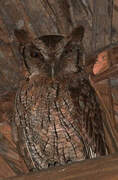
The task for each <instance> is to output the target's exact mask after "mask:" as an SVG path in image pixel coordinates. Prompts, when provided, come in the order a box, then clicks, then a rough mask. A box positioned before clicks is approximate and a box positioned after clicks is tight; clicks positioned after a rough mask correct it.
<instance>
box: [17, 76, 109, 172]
mask: <svg viewBox="0 0 118 180" xmlns="http://www.w3.org/2000/svg"><path fill="white" fill-rule="evenodd" d="M15 123H16V126H17V133H18V136H19V139H20V140H18V141H19V142H18V143H19V146H20V149H22V150H21V151H22V152H21V153H22V155H23V156H24V158H25V161H26V164H30V165H28V166H29V167H34V168H36V169H42V168H47V167H49V166H50V165H55V164H65V163H68V162H70V161H77V160H78V161H79V160H82V159H86V158H93V157H96V156H98V155H104V154H106V144H105V139H104V131H103V124H102V115H101V110H100V108H99V104H98V102H97V99H96V95H95V92H94V90H93V89H92V87H91V85H90V84H89V82H88V81H87V80H85V79H83V80H79V81H78V87H77V86H75V87H74V86H71V84H66V83H64V81H60V82H59V81H53V82H51V81H49V80H46V79H42V80H40V81H39V80H38V79H35V80H29V81H28V82H26V83H25V85H23V86H22V87H21V88H20V90H19V92H18V94H17V97H16V115H15ZM20 130H21V132H22V133H21V132H20ZM21 147H22V148H21ZM26 152H27V153H26Z"/></svg>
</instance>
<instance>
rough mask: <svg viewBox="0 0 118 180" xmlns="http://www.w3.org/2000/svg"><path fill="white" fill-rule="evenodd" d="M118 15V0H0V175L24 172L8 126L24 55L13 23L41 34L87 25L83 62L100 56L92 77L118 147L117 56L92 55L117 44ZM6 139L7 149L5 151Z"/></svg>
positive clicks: (109, 137) (110, 137)
mask: <svg viewBox="0 0 118 180" xmlns="http://www.w3.org/2000/svg"><path fill="white" fill-rule="evenodd" d="M117 19H118V0H109V1H108V0H103V1H99V0H96V1H95V0H79V1H78V0H74V1H73V0H61V1H60V0H38V1H37V0H10V1H9V0H1V1H0V117H1V119H0V137H1V139H2V140H1V141H0V142H1V144H0V177H9V176H13V175H17V174H20V173H22V172H27V168H26V167H25V165H24V163H23V160H22V159H21V157H18V156H17V155H16V152H17V151H16V149H15V145H14V144H13V142H12V137H11V129H10V119H11V115H12V112H13V104H14V103H13V102H14V95H15V92H16V90H17V88H18V85H19V81H20V80H22V79H23V76H22V71H21V67H22V60H21V56H20V54H19V52H18V43H17V42H16V39H15V36H14V29H25V30H27V31H28V32H30V33H31V35H32V36H34V37H37V36H39V35H44V34H60V33H61V34H68V33H70V31H71V30H72V29H73V27H75V26H77V25H78V24H83V25H84V26H85V29H86V30H85V38H84V48H85V56H86V57H88V55H89V54H90V55H93V58H90V59H89V58H86V59H85V60H86V61H85V62H86V63H85V64H86V66H87V68H88V69H89V70H88V71H89V72H90V73H91V72H92V69H93V64H94V63H95V62H96V60H97V62H98V63H97V64H96V70H97V72H98V74H97V75H96V77H94V79H93V81H94V80H95V81H96V82H92V83H94V87H95V89H96V92H97V93H98V95H99V98H100V100H101V104H102V105H103V107H104V111H105V112H106V120H105V122H106V127H105V129H106V136H107V141H108V142H109V143H108V144H109V147H110V152H116V151H118V147H117V142H118V103H117V102H118V98H117V97H118V80H117V79H118V76H117V73H116V72H117V69H116V67H115V65H114V64H117V63H118V58H117V57H116V56H115V58H114V56H113V58H111V56H110V54H109V58H107V60H106V61H105V60H104V58H96V57H97V56H96V55H97V54H98V53H100V52H102V51H103V50H105V49H104V46H105V47H106V46H107V47H106V50H107V48H111V47H112V46H111V43H114V42H115V43H116V44H118V21H117ZM101 48H102V49H101ZM109 52H110V51H109ZM103 54H104V53H103ZM116 54H118V53H117V52H116ZM102 57H104V56H102ZM100 59H102V60H101V61H100ZM89 65H90V67H89ZM112 65H114V66H113V67H111V66H112ZM109 67H110V70H109ZM104 70H106V71H105V72H104ZM112 70H113V71H112ZM115 71H116V72H115ZM101 72H102V73H101ZM100 73H101V74H100ZM103 79H104V81H102V80H103ZM106 79H107V80H106ZM98 80H99V82H97V81H98ZM9 97H10V98H9ZM12 97H13V98H12ZM3 137H5V138H7V141H4V140H5V139H4V138H3ZM114 141H115V143H114ZM6 142H7V144H8V146H7V151H3V147H4V146H6V145H5V143H6ZM9 142H10V143H9ZM11 144H12V146H11ZM11 147H12V148H11ZM17 153H18V152H17ZM13 154H14V155H13ZM12 155H13V156H12ZM13 157H16V159H14V158H13ZM8 160H9V165H8ZM21 162H22V163H21ZM13 164H14V166H13ZM113 167H114V166H113Z"/></svg>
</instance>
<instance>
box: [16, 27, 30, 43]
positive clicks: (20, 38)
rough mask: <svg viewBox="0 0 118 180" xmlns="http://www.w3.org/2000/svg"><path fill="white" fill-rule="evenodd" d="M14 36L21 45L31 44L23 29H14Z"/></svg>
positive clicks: (27, 34)
mask: <svg viewBox="0 0 118 180" xmlns="http://www.w3.org/2000/svg"><path fill="white" fill-rule="evenodd" d="M14 35H15V37H16V38H17V40H18V41H19V43H21V44H25V43H28V42H31V38H30V36H29V33H28V32H26V31H25V30H24V29H21V30H19V29H15V31H14Z"/></svg>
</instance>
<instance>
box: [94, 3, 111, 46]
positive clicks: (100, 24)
mask: <svg viewBox="0 0 118 180" xmlns="http://www.w3.org/2000/svg"><path fill="white" fill-rule="evenodd" d="M112 11H113V0H109V1H108V0H102V1H94V0H93V14H94V15H93V28H92V30H93V50H95V49H99V48H101V47H104V46H106V45H107V44H109V43H111V40H112V36H111V35H112V34H111V28H112V27H111V25H112Z"/></svg>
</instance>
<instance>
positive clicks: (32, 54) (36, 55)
mask: <svg viewBox="0 0 118 180" xmlns="http://www.w3.org/2000/svg"><path fill="white" fill-rule="evenodd" d="M30 55H31V57H34V58H37V57H38V56H39V53H38V52H36V51H33V52H31V54H30Z"/></svg>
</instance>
